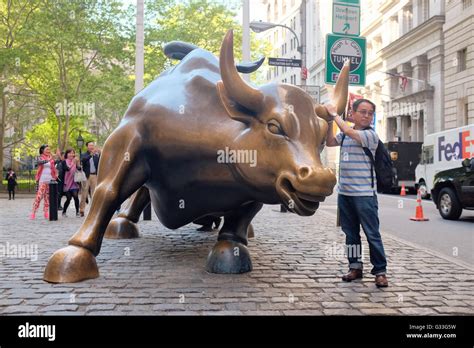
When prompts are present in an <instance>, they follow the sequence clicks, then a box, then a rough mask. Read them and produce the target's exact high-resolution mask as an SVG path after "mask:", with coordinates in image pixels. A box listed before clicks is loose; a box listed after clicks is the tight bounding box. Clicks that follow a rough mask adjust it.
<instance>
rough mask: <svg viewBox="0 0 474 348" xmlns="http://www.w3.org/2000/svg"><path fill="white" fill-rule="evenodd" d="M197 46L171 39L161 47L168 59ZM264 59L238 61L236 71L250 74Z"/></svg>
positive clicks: (187, 52) (178, 58) (182, 54)
mask: <svg viewBox="0 0 474 348" xmlns="http://www.w3.org/2000/svg"><path fill="white" fill-rule="evenodd" d="M197 48H199V47H197V46H196V45H193V44H190V43H187V42H183V41H171V42H169V43H167V44H166V45H165V46H164V47H163V51H164V53H165V56H167V57H168V58H170V59H177V60H182V59H183V58H184V57H186V56H187V55H188V54H189V53H190V52H192V51H194V50H195V49H197ZM264 61H265V57H262V58H260V59H259V60H257V61H255V62H250V63H239V64H237V65H236V68H237V71H238V72H240V73H242V74H250V73H253V72H254V71H256V70H257V69H258V68H260V66H261V65H262V64H263V62H264Z"/></svg>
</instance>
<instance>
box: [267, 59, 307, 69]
mask: <svg viewBox="0 0 474 348" xmlns="http://www.w3.org/2000/svg"><path fill="white" fill-rule="evenodd" d="M268 65H272V66H287V67H291V68H301V67H302V61H301V59H289V58H268Z"/></svg>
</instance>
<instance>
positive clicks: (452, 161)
mask: <svg viewBox="0 0 474 348" xmlns="http://www.w3.org/2000/svg"><path fill="white" fill-rule="evenodd" d="M471 157H474V124H471V125H467V126H464V127H460V128H454V129H449V130H446V131H442V132H438V133H433V134H429V135H427V136H426V137H425V142H424V143H423V148H422V155H421V161H420V163H419V164H418V166H417V167H416V169H415V177H416V183H417V188H418V189H419V190H420V193H421V196H422V197H423V198H428V197H429V196H430V192H431V189H432V188H433V179H434V176H435V174H436V173H438V172H440V171H442V170H446V169H451V168H456V167H461V166H462V164H461V162H462V160H463V159H465V158H471Z"/></svg>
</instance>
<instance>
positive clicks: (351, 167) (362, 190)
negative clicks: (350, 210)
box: [336, 129, 379, 196]
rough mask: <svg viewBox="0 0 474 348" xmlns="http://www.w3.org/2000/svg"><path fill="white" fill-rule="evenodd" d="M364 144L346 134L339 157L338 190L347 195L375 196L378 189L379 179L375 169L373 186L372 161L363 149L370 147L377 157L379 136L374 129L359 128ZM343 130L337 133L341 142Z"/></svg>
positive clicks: (339, 142) (338, 140) (337, 139)
mask: <svg viewBox="0 0 474 348" xmlns="http://www.w3.org/2000/svg"><path fill="white" fill-rule="evenodd" d="M357 132H359V135H360V139H361V140H362V145H361V144H359V143H358V142H357V141H355V140H354V139H352V138H351V137H349V136H348V135H346V136H345V138H344V142H343V143H342V148H341V155H340V159H339V185H338V192H339V193H340V194H341V195H345V196H373V195H374V193H375V192H376V191H377V179H376V177H375V171H374V187H373V188H372V172H371V164H372V163H371V161H370V158H369V156H367V155H366V154H365V152H364V150H363V149H362V147H367V148H369V149H370V151H371V152H372V154H373V155H374V158H375V151H376V150H377V146H378V142H379V137H378V136H377V133H375V131H374V130H373V129H366V130H358V131H357ZM342 134H343V133H342V132H341V133H339V134H337V135H336V141H337V142H338V144H339V145H340V144H341V140H342Z"/></svg>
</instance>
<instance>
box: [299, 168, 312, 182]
mask: <svg viewBox="0 0 474 348" xmlns="http://www.w3.org/2000/svg"><path fill="white" fill-rule="evenodd" d="M309 172H310V170H309V168H308V167H301V168H300V170H299V174H300V178H301V179H304V178H306V177H307V176H308V175H309Z"/></svg>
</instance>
